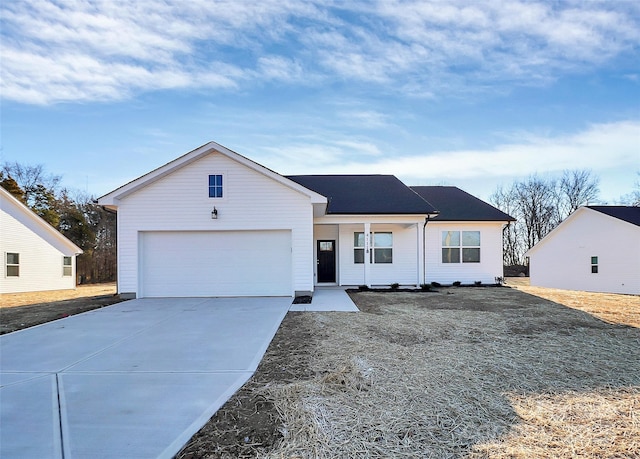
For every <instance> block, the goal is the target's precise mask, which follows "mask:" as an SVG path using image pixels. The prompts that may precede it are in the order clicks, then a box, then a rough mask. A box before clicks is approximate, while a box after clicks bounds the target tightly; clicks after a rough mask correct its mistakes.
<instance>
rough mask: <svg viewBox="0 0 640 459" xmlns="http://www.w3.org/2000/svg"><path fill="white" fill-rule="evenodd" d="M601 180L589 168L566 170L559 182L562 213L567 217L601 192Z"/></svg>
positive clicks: (563, 216)
mask: <svg viewBox="0 0 640 459" xmlns="http://www.w3.org/2000/svg"><path fill="white" fill-rule="evenodd" d="M598 184H599V180H598V178H597V177H594V176H593V174H592V172H591V171H589V170H565V171H564V172H563V173H562V177H561V178H560V181H559V182H558V193H559V195H560V196H559V202H560V215H561V216H562V218H563V219H565V218H567V217H568V216H569V215H571V214H572V213H573V212H575V211H576V210H578V208H579V207H580V206H583V205H586V204H589V202H592V201H593V200H594V199H596V198H597V197H598V195H599V194H600V189H599V188H598Z"/></svg>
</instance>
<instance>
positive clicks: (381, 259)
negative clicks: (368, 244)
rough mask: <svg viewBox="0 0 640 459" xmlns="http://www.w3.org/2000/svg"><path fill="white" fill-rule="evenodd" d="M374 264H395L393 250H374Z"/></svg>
mask: <svg viewBox="0 0 640 459" xmlns="http://www.w3.org/2000/svg"><path fill="white" fill-rule="evenodd" d="M373 260H374V263H393V249H374V250H373Z"/></svg>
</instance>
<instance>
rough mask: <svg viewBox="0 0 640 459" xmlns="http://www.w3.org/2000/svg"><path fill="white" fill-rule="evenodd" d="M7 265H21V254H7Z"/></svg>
mask: <svg viewBox="0 0 640 459" xmlns="http://www.w3.org/2000/svg"><path fill="white" fill-rule="evenodd" d="M7 264H8V265H19V264H20V254H19V253H7Z"/></svg>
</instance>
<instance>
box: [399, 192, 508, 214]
mask: <svg viewBox="0 0 640 459" xmlns="http://www.w3.org/2000/svg"><path fill="white" fill-rule="evenodd" d="M411 189H412V190H413V191H415V192H416V193H418V194H419V195H420V196H422V197H423V198H424V199H426V200H427V201H428V202H429V203H431V204H432V205H433V206H434V207H435V208H436V209H438V210H439V211H440V215H438V216H437V217H436V219H437V220H439V221H488V222H489V221H499V222H507V221H515V218H513V217H511V216H510V215H507V214H505V213H504V212H502V211H501V210H499V209H496V208H495V207H493V206H492V205H490V204H487V203H486V202H484V201H482V200H481V199H478V198H476V197H475V196H472V195H470V194H469V193H467V192H466V191H462V190H461V189H460V188H457V187H455V186H412V187H411Z"/></svg>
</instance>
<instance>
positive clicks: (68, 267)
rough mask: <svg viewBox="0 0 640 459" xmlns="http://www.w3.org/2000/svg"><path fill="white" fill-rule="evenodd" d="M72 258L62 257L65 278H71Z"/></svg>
mask: <svg viewBox="0 0 640 459" xmlns="http://www.w3.org/2000/svg"><path fill="white" fill-rule="evenodd" d="M71 263H72V261H71V257H62V275H63V276H65V277H66V276H71V268H72V265H71Z"/></svg>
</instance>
